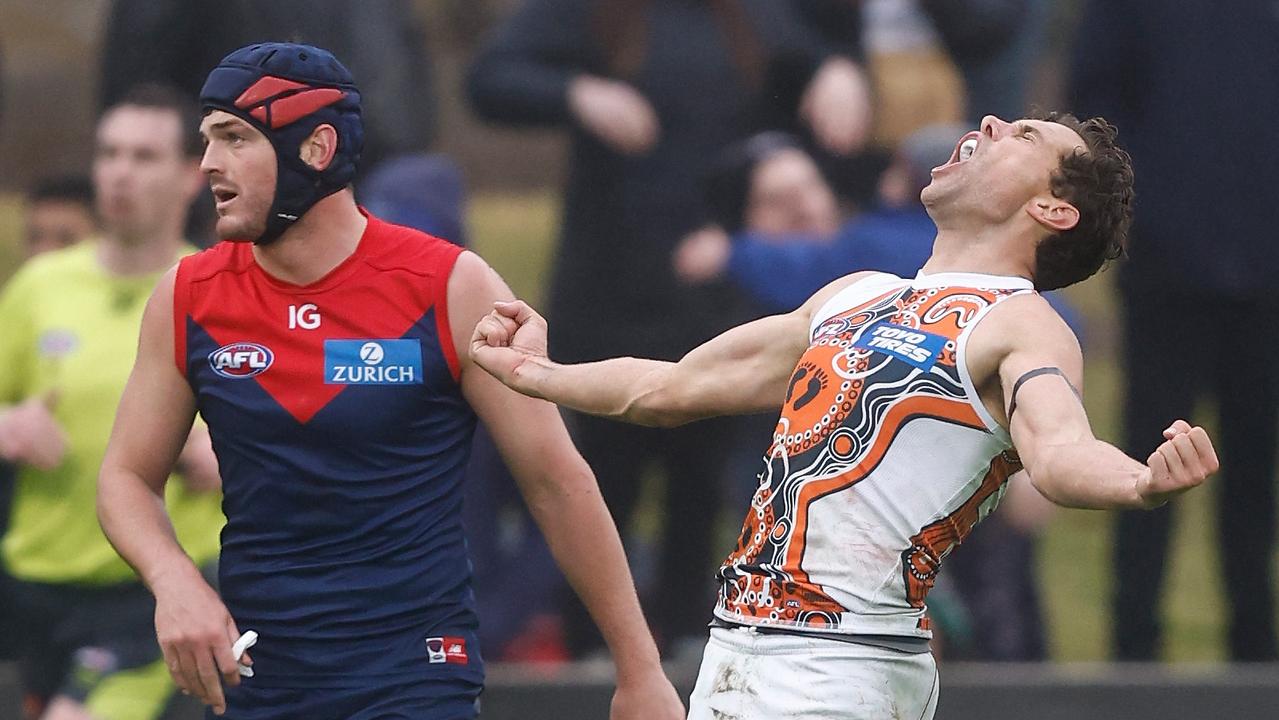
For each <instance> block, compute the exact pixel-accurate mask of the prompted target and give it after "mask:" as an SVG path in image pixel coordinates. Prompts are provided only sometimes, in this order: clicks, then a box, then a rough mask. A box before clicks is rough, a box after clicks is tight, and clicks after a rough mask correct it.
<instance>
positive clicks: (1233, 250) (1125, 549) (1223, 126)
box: [1071, 0, 1279, 660]
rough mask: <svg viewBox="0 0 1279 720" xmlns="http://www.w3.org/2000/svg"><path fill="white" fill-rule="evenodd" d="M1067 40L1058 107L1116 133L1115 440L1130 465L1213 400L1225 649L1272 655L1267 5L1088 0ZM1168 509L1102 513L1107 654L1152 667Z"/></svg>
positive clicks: (1272, 214) (1271, 194)
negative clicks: (1111, 568) (1073, 39)
mask: <svg viewBox="0 0 1279 720" xmlns="http://www.w3.org/2000/svg"><path fill="white" fill-rule="evenodd" d="M1079 38H1080V39H1081V40H1080V42H1079V43H1078V44H1077V45H1076V47H1075V54H1074V68H1073V78H1072V82H1071V93H1072V95H1073V103H1072V108H1073V109H1074V110H1075V111H1076V112H1078V113H1080V114H1082V115H1083V116H1087V115H1094V114H1102V115H1105V116H1106V117H1107V118H1109V119H1111V120H1112V121H1114V122H1115V124H1116V125H1118V127H1119V132H1120V136H1121V138H1122V139H1123V142H1124V144H1125V146H1127V147H1128V149H1129V151H1130V152H1131V153H1132V159H1133V167H1134V170H1135V172H1136V174H1137V177H1138V178H1139V180H1138V183H1139V188H1140V189H1139V191H1138V195H1139V200H1138V203H1139V205H1140V210H1139V211H1138V212H1137V214H1136V218H1135V220H1134V222H1133V227H1132V241H1131V245H1130V247H1129V255H1130V260H1129V262H1127V263H1124V265H1123V269H1122V272H1121V275H1120V290H1121V294H1122V298H1123V302H1124V317H1123V327H1124V340H1125V369H1126V375H1127V397H1126V400H1125V402H1124V404H1123V407H1124V436H1125V443H1126V444H1125V450H1126V451H1127V452H1128V453H1130V454H1132V455H1133V456H1134V457H1145V456H1146V455H1147V454H1148V453H1149V452H1150V451H1151V450H1152V449H1153V448H1152V447H1151V446H1150V438H1152V437H1153V438H1158V437H1159V433H1160V431H1162V430H1163V427H1164V426H1163V420H1162V419H1161V418H1165V417H1190V416H1191V415H1192V414H1193V412H1194V411H1195V409H1196V401H1197V400H1198V399H1201V398H1212V399H1214V400H1215V401H1216V406H1217V417H1218V422H1219V424H1220V437H1221V445H1220V448H1221V467H1222V471H1221V479H1220V480H1219V481H1218V483H1219V488H1218V493H1217V501H1218V504H1217V510H1218V512H1217V530H1218V532H1219V533H1220V536H1221V548H1220V549H1221V566H1222V568H1223V570H1224V575H1225V589H1226V594H1227V595H1228V597H1229V612H1230V615H1229V619H1228V625H1229V638H1228V645H1227V647H1228V649H1229V655H1230V657H1231V658H1233V659H1235V660H1275V659H1276V658H1277V657H1279V655H1277V654H1276V641H1275V606H1274V582H1273V571H1272V568H1273V567H1274V563H1273V560H1274V549H1275V492H1274V486H1275V433H1276V413H1277V412H1279V376H1277V375H1276V374H1275V372H1274V369H1273V367H1271V360H1272V358H1273V355H1274V353H1273V352H1271V349H1272V348H1274V347H1275V338H1276V337H1279V295H1276V293H1275V271H1276V268H1279V243H1276V242H1275V237H1274V233H1275V228H1276V227H1279V203H1277V202H1276V198H1279V175H1277V174H1276V173H1275V169H1274V168H1275V163H1276V162H1279V135H1276V134H1275V132H1274V118H1275V117H1276V116H1279V83H1276V82H1275V78H1276V77H1279V6H1277V5H1276V4H1275V3H1274V2H1273V1H1272V0H1238V1H1237V2H1233V3H1230V6H1229V9H1228V10H1227V9H1226V8H1224V7H1223V6H1222V5H1220V4H1219V3H1213V2H1208V1H1207V0H1183V1H1182V2H1176V3H1167V2H1161V1H1160V0H1093V1H1092V2H1089V3H1088V4H1087V6H1086V9H1085V10H1084V14H1083V19H1082V21H1081V25H1080V28H1079ZM1170 413H1171V415H1170ZM1172 519H1173V518H1172V507H1171V506H1166V507H1164V508H1162V509H1159V510H1155V511H1153V512H1149V513H1122V514H1121V515H1120V517H1119V522H1118V528H1117V537H1116V544H1115V583H1116V585H1115V598H1114V602H1115V615H1114V622H1115V628H1114V633H1115V634H1114V642H1115V645H1114V652H1115V656H1116V657H1117V658H1120V659H1123V660H1153V659H1155V658H1156V657H1157V656H1158V654H1159V651H1160V649H1161V647H1162V633H1161V622H1160V620H1159V617H1160V610H1159V603H1160V596H1161V591H1162V588H1163V584H1164V583H1163V581H1164V576H1165V568H1166V565H1167V560H1168V547H1169V540H1170V537H1169V536H1170V532H1171V529H1172Z"/></svg>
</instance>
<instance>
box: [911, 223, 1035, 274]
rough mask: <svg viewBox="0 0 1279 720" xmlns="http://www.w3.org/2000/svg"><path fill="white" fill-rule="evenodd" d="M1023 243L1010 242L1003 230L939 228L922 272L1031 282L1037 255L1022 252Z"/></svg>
mask: <svg viewBox="0 0 1279 720" xmlns="http://www.w3.org/2000/svg"><path fill="white" fill-rule="evenodd" d="M1020 247H1023V245H1022V244H1021V243H1013V242H1010V241H1009V236H1008V233H1007V231H1006V230H1005V229H1003V228H988V229H967V228H947V227H939V228H938V230H937V238H936V239H935V240H933V252H932V254H931V255H930V256H929V257H928V261H927V262H925V263H924V267H923V268H921V269H922V270H923V271H924V272H925V273H928V274H933V273H943V272H963V273H979V274H983V275H1005V276H1009V277H1024V278H1027V279H1030V278H1031V276H1032V272H1031V270H1032V268H1033V264H1034V257H1033V254H1032V255H1031V257H1029V258H1027V257H1026V256H1025V255H1026V254H1025V253H1023V252H1018V249H1019V248H1020Z"/></svg>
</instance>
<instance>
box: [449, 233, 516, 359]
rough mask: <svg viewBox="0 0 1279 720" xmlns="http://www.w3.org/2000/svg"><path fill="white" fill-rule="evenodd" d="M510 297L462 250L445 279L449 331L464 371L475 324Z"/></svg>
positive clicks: (484, 266)
mask: <svg viewBox="0 0 1279 720" xmlns="http://www.w3.org/2000/svg"><path fill="white" fill-rule="evenodd" d="M513 297H514V296H513V295H512V294H511V290H510V288H508V287H507V285H506V282H505V281H504V280H502V277H501V276H500V275H498V273H497V271H496V270H494V269H493V268H492V267H490V266H489V264H488V263H487V262H485V261H484V259H483V258H481V257H480V256H479V255H476V254H475V253H473V252H471V251H470V250H463V251H462V253H461V254H459V255H458V256H457V261H456V262H455V263H453V269H452V271H451V272H450V273H449V278H448V313H449V331H450V332H451V333H452V335H453V342H454V345H455V346H456V348H457V351H458V357H459V358H460V359H461V360H462V364H463V366H464V367H465V366H466V365H468V364H469V363H470V356H469V352H468V348H469V346H470V341H471V333H472V332H473V331H474V330H475V324H476V323H478V322H479V321H480V318H482V317H484V316H485V315H487V314H488V313H489V312H490V311H492V310H493V303H494V302H496V301H498V300H511V299H512V298H513Z"/></svg>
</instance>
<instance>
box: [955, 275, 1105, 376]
mask: <svg viewBox="0 0 1279 720" xmlns="http://www.w3.org/2000/svg"><path fill="white" fill-rule="evenodd" d="M1014 353H1016V354H1020V355H1033V356H1035V357H1038V358H1041V359H1042V361H1043V362H1044V363H1045V364H1049V365H1054V366H1059V367H1061V368H1062V369H1063V370H1066V371H1068V372H1071V373H1072V375H1076V374H1077V373H1078V371H1079V369H1081V368H1082V365H1083V354H1082V351H1081V350H1080V347H1079V339H1078V338H1076V337H1075V333H1074V331H1073V330H1071V329H1070V326H1069V325H1067V324H1066V321H1065V320H1063V319H1062V317H1061V316H1060V315H1058V314H1057V311H1056V310H1054V309H1053V307H1052V305H1050V304H1049V303H1048V301H1047V300H1045V299H1044V298H1043V296H1041V295H1039V294H1038V293H1030V292H1027V293H1023V294H1019V295H1014V296H1013V297H1010V298H1008V299H1006V300H1004V301H1002V302H1000V303H999V304H998V305H996V306H995V307H994V308H992V309H991V311H990V314H989V315H988V316H987V317H986V318H984V319H983V320H982V321H981V322H980V323H979V324H978V325H977V327H975V328H974V329H973V331H972V335H971V337H970V338H969V340H968V351H967V361H968V370H969V373H971V375H972V377H973V380H974V382H976V383H977V384H978V385H979V386H980V385H981V384H982V383H981V379H983V378H991V377H994V376H995V375H996V374H997V373H998V372H999V368H1000V365H1001V364H1002V363H1003V362H1004V360H1005V359H1007V358H1008V357H1010V356H1012V355H1013V354H1014Z"/></svg>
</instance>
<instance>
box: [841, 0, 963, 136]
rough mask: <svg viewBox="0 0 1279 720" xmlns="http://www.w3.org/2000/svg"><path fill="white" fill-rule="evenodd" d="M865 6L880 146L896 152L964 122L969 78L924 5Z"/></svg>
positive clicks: (875, 2) (890, 0)
mask: <svg viewBox="0 0 1279 720" xmlns="http://www.w3.org/2000/svg"><path fill="white" fill-rule="evenodd" d="M862 6H863V13H864V21H865V23H864V30H863V32H864V37H865V44H866V56H867V62H868V64H869V66H870V68H871V71H872V74H873V76H874V85H875V99H876V107H875V109H876V116H875V117H876V122H875V140H876V141H877V142H878V143H880V144H881V145H883V146H885V147H888V148H896V147H897V146H899V145H900V144H901V142H902V141H903V140H905V139H906V138H907V137H908V136H909V135H910V134H911V133H913V132H915V131H916V130H918V129H920V128H923V127H927V126H929V125H938V124H944V123H953V122H959V121H960V119H962V118H963V117H964V84H963V78H962V77H961V76H960V74H959V72H958V70H957V69H956V68H955V65H954V63H953V62H952V61H951V59H950V57H949V56H948V55H947V52H946V47H945V45H944V44H943V42H942V39H941V36H940V35H939V33H938V32H937V29H936V28H935V27H934V25H933V23H932V20H931V19H930V18H929V17H928V14H927V13H926V12H924V9H923V8H922V7H920V5H919V1H918V0H862ZM845 27H846V26H845ZM848 31H849V32H856V30H848Z"/></svg>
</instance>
